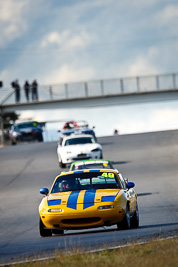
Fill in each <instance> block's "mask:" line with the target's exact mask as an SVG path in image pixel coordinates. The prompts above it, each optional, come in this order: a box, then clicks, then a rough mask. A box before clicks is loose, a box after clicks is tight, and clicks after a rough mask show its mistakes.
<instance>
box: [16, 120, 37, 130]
mask: <svg viewBox="0 0 178 267" xmlns="http://www.w3.org/2000/svg"><path fill="white" fill-rule="evenodd" d="M15 126H16V127H17V128H18V129H25V128H32V127H36V126H37V123H33V122H26V123H21V124H16V125H15Z"/></svg>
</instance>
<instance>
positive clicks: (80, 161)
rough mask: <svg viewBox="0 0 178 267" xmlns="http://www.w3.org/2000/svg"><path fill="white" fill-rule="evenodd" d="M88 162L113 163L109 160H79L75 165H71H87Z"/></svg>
mask: <svg viewBox="0 0 178 267" xmlns="http://www.w3.org/2000/svg"><path fill="white" fill-rule="evenodd" d="M87 162H90V163H91V162H109V163H111V161H110V160H109V159H84V160H77V161H74V162H73V163H71V165H72V166H73V165H75V164H80V163H87Z"/></svg>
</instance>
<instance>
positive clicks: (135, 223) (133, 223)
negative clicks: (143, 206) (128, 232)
mask: <svg viewBox="0 0 178 267" xmlns="http://www.w3.org/2000/svg"><path fill="white" fill-rule="evenodd" d="M131 227H132V228H138V227H139V211H138V205H137V206H136V209H135V213H134V216H133V218H132V219H131Z"/></svg>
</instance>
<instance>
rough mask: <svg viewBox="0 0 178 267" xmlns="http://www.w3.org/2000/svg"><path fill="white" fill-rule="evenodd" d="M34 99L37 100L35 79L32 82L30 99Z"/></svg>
mask: <svg viewBox="0 0 178 267" xmlns="http://www.w3.org/2000/svg"><path fill="white" fill-rule="evenodd" d="M34 100H36V101H38V84H37V81H36V80H34V81H33V82H32V101H34Z"/></svg>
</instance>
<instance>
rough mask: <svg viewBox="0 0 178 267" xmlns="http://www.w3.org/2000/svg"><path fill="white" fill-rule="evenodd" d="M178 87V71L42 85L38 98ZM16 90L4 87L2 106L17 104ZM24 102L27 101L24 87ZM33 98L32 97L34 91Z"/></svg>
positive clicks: (57, 98)
mask: <svg viewBox="0 0 178 267" xmlns="http://www.w3.org/2000/svg"><path fill="white" fill-rule="evenodd" d="M176 89H178V73H173V74H162V75H152V76H140V77H126V78H116V79H104V80H94V81H87V82H73V83H64V84H53V85H52V84H51V85H40V86H39V87H38V95H39V97H38V101H39V102H40V101H53V100H67V99H76V98H81V99H82V98H89V97H104V96H110V95H122V94H132V93H144V92H154V91H164V90H166V91H167V90H176ZM14 94H15V93H14V90H13V89H12V88H10V89H0V105H8V104H15V96H14ZM20 95H21V97H20V103H25V102H26V98H25V94H24V90H23V88H22V87H21V94H20ZM29 97H30V100H29V102H33V101H32V97H31V94H30V96H29Z"/></svg>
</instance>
